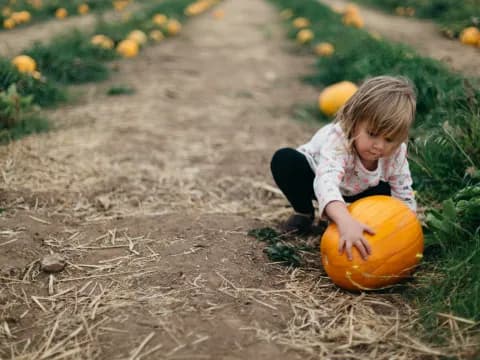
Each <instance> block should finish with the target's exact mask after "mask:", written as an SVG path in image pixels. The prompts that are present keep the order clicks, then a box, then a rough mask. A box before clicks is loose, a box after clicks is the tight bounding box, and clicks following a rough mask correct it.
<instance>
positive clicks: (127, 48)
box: [117, 39, 139, 58]
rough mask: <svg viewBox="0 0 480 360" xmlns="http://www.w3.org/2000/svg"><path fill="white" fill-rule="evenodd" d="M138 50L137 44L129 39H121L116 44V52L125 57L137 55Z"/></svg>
mask: <svg viewBox="0 0 480 360" xmlns="http://www.w3.org/2000/svg"><path fill="white" fill-rule="evenodd" d="M138 50H139V47H138V44H137V43H136V42H135V41H133V40H130V39H125V40H122V41H120V42H119V43H118V45H117V52H118V53H119V54H120V55H122V56H123V57H126V58H130V57H135V56H137V55H138Z"/></svg>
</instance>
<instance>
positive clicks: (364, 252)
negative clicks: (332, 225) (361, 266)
mask: <svg viewBox="0 0 480 360" xmlns="http://www.w3.org/2000/svg"><path fill="white" fill-rule="evenodd" d="M337 226H338V230H339V232H340V240H339V243H338V252H339V253H340V254H343V252H346V253H347V258H348V260H350V261H351V260H352V246H355V247H356V248H357V250H358V251H359V252H360V255H361V256H362V258H363V260H367V258H368V255H370V254H371V253H372V249H371V248H370V244H369V243H368V241H367V239H365V237H364V236H363V232H364V231H365V232H367V233H369V234H370V235H375V231H373V229H372V228H370V227H368V226H367V225H365V224H362V223H361V222H358V221H357V220H355V219H354V218H353V217H351V216H346V217H344V218H343V219H342V221H339V222H337Z"/></svg>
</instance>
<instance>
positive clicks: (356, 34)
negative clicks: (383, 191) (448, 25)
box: [0, 0, 480, 360]
mask: <svg viewBox="0 0 480 360" xmlns="http://www.w3.org/2000/svg"><path fill="white" fill-rule="evenodd" d="M330 2H331V1H330V0H328V1H327V0H325V1H316V0H315V1H314V0H241V1H237V0H197V1H194V0H142V1H135V0H131V1H121V0H115V1H78V2H77V1H71V2H61V1H56V0H43V1H33V0H25V1H24V0H16V1H13V0H8V1H7V0H5V1H0V10H2V16H3V18H2V20H3V21H5V20H8V19H10V18H11V17H12V14H13V13H20V12H22V11H28V13H29V15H30V20H28V21H27V20H18V19H22V18H21V16H20V17H19V15H18V14H17V15H15V16H13V19H12V21H14V22H15V26H12V27H11V28H9V26H7V27H5V26H4V29H3V30H1V31H0V143H1V145H0V359H2V360H3V359H131V360H134V359H135V360H140V359H252V358H253V359H257V358H258V359H302V360H303V359H336V358H338V359H476V358H478V357H479V356H480V352H479V349H480V327H479V324H480V323H479V322H480V315H479V314H480V312H479V311H478V310H479V309H480V288H479V286H478V279H479V278H480V250H479V249H480V228H479V226H480V220H479V219H480V217H479V214H480V170H479V168H480V147H479V144H480V141H479V139H480V107H479V103H480V81H479V78H480V73H475V70H472V69H474V68H478V67H475V66H465V67H463V65H462V64H460V63H459V62H454V61H450V60H448V59H443V60H442V59H441V56H437V55H438V54H439V53H440V52H441V49H442V48H443V46H444V45H443V44H446V43H445V42H454V43H455V46H457V47H456V49H457V51H458V53H456V54H455V57H458V58H462V60H463V61H466V60H467V59H473V60H471V61H477V60H478V58H475V57H473V58H472V57H470V54H472V52H471V51H476V50H477V49H476V48H475V47H474V46H467V45H465V44H462V43H461V42H460V41H459V40H458V39H456V40H451V39H450V40H449V39H447V38H445V37H444V36H442V34H441V33H440V32H438V33H436V34H433V35H431V37H430V39H429V42H430V44H431V45H432V46H431V48H430V49H438V52H437V53H432V54H431V55H426V54H425V52H423V51H424V49H417V48H416V47H415V46H413V45H415V41H414V40H415V39H412V42H411V43H410V42H409V39H408V38H405V41H404V42H403V43H398V42H394V41H391V40H390V36H393V37H395V34H389V33H388V29H387V31H385V32H377V31H373V30H372V29H373V27H375V25H378V24H375V23H373V20H372V18H371V17H369V16H368V15H367V12H366V11H367V10H366V9H365V8H363V7H362V6H363V5H362V4H363V3H364V2H363V1H362V2H359V3H355V4H353V3H344V4H343V5H342V7H340V8H339V7H331V6H330V5H331V4H330ZM372 2H373V0H372ZM431 2H432V3H433V0H432V1H431ZM389 3H393V2H389ZM414 3H416V2H415V1H413V0H412V1H411V2H409V4H408V6H413V4H414ZM422 3H423V4H426V3H427V1H425V2H422ZM445 3H446V2H445ZM468 4H470V2H465V7H463V8H462V9H459V10H458V12H459V13H461V12H463V11H467V8H468V6H469V5H468ZM81 5H88V8H87V7H85V6H83V7H81ZM467 5H468V6H467ZM405 6H407V5H405ZM458 7H459V8H460V6H458ZM60 8H64V10H65V11H59V9H60ZM418 9H419V8H418ZM460 10H461V11H460ZM23 14H24V15H22V16H24V17H25V19H27V17H28V16H27V15H25V14H26V13H23ZM405 14H406V13H405ZM419 14H420V10H418V11H417V12H416V13H415V14H412V15H408V16H407V15H402V16H400V15H398V14H396V17H398V20H399V21H409V22H411V24H412V27H414V28H416V27H418V28H421V26H423V24H422V23H421V22H418V20H417V19H416V16H417V15H419ZM413 15H415V16H413ZM430 16H431V17H432V18H435V14H434V13H433V12H432V13H431V14H430ZM15 19H17V20H15ZM79 19H88V21H83V20H82V21H79ZM389 19H390V18H389ZM435 20H438V19H437V18H435ZM438 21H442V20H438ZM10 23H12V22H10ZM59 24H61V25H59ZM7 25H8V22H7ZM395 26H396V25H395V24H394V23H393V22H392V28H394V27H395ZM392 32H393V33H394V31H392ZM457 35H458V36H460V34H459V33H458V34H457ZM423 36H425V34H423ZM449 44H450V43H449ZM445 46H447V45H445ZM479 54H480V53H479ZM380 74H389V75H403V76H407V77H409V78H410V79H411V80H412V81H413V82H414V84H415V86H416V91H417V96H418V104H417V115H416V120H415V124H414V127H413V129H412V132H411V134H410V137H409V139H408V149H409V161H410V168H411V171H412V175H413V181H414V185H413V186H414V189H415V193H416V197H417V200H418V204H419V210H418V212H417V216H416V217H415V216H414V214H413V213H412V212H411V211H410V210H408V209H406V208H405V206H404V204H401V203H400V204H399V203H398V202H397V201H396V200H395V199H391V198H384V197H380V198H376V199H369V200H368V201H365V202H363V203H356V204H352V205H351V211H352V213H353V212H354V211H357V212H359V213H360V215H359V216H362V219H364V221H366V222H368V223H371V224H375V226H378V228H379V229H382V230H381V231H379V236H378V238H377V239H378V240H375V241H378V243H376V244H375V246H376V248H377V249H378V252H377V254H376V255H375V256H374V257H372V259H373V260H372V262H370V263H368V262H367V263H365V262H363V261H362V260H360V259H359V258H358V257H356V255H358V254H354V260H353V262H349V261H348V260H347V259H346V258H339V257H338V252H337V251H336V248H335V246H336V243H337V242H338V234H337V233H336V232H335V231H336V230H335V226H334V225H333V224H330V225H329V226H328V227H327V224H326V223H324V222H321V221H319V222H317V223H316V224H315V227H314V231H313V233H312V234H309V235H302V236H300V235H293V234H288V233H287V234H285V233H282V232H281V223H282V222H283V221H284V220H286V219H287V218H288V216H289V215H290V214H291V213H292V208H291V207H290V206H289V204H288V201H287V200H286V199H285V197H284V196H283V195H282V193H281V192H280V190H279V189H278V188H277V187H276V185H275V182H274V181H273V179H272V176H271V173H270V160H271V157H272V155H273V154H274V152H275V151H276V150H277V149H279V148H282V147H296V146H298V145H300V144H302V143H304V142H306V141H308V139H310V137H311V136H312V135H313V134H314V132H315V131H316V130H317V129H318V128H319V127H320V126H322V125H324V124H326V123H327V122H328V121H331V120H332V119H333V117H334V115H335V112H336V111H337V110H338V109H339V108H340V107H341V106H342V104H343V103H344V102H345V101H346V100H347V99H348V98H349V97H350V96H352V94H354V93H355V91H356V90H357V89H358V86H360V84H361V82H362V81H363V80H364V79H365V78H368V77H371V76H375V75H380ZM372 239H373V238H372ZM385 239H387V240H385ZM391 239H395V244H394V245H393V244H392V246H389V244H388V243H387V242H386V241H392V240H391ZM409 239H413V240H414V241H413V240H412V241H413V242H410V244H413V245H409V242H408V240H409ZM372 241H373V240H372ZM381 256H385V257H386V260H383V258H382V257H381ZM379 269H381V270H382V271H383V272H380V271H379ZM372 274H373V275H372ZM392 274H393V275H392ZM345 276H346V277H345ZM375 276H376V277H377V278H378V279H381V281H377V280H378V279H375V278H374V277H375ZM352 284H353V285H352Z"/></svg>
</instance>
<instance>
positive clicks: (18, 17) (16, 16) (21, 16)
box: [10, 10, 32, 24]
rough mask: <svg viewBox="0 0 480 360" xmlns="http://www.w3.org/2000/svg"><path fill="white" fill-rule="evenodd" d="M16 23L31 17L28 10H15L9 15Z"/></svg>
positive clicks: (23, 21) (28, 19)
mask: <svg viewBox="0 0 480 360" xmlns="http://www.w3.org/2000/svg"><path fill="white" fill-rule="evenodd" d="M10 18H11V19H13V21H15V23H17V24H23V23H27V22H29V21H30V20H31V19H32V15H31V14H30V13H29V12H28V11H25V10H24V11H16V12H14V13H12V15H11V16H10Z"/></svg>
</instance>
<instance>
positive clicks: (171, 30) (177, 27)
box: [166, 19, 182, 35]
mask: <svg viewBox="0 0 480 360" xmlns="http://www.w3.org/2000/svg"><path fill="white" fill-rule="evenodd" d="M166 28H167V32H168V34H169V35H177V34H178V33H179V32H180V31H181V30H182V24H181V23H180V22H179V21H178V20H175V19H170V20H168V22H167V26H166Z"/></svg>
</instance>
